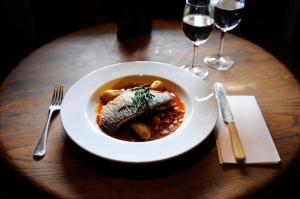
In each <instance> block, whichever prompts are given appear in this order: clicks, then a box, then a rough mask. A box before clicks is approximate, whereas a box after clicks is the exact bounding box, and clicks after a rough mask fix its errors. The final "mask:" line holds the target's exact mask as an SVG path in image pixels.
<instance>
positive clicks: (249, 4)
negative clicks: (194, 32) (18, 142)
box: [0, 0, 300, 198]
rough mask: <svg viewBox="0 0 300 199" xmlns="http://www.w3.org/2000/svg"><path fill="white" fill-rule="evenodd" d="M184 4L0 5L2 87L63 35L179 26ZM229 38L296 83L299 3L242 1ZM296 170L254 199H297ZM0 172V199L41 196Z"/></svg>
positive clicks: (71, 1)
mask: <svg viewBox="0 0 300 199" xmlns="http://www.w3.org/2000/svg"><path fill="white" fill-rule="evenodd" d="M184 3H185V1H184V0H150V1H137V0H123V1H122V0H114V1H113V0H112V1H108V0H106V1H104V0H51V1H50V0H1V2H0V10H1V11H0V20H1V21H0V24H1V40H0V49H1V50H0V53H1V57H0V58H1V59H0V72H1V73H0V81H2V80H3V78H5V76H6V74H7V73H9V71H10V70H11V69H12V68H13V67H14V66H15V65H16V64H17V63H18V62H19V61H20V60H22V59H23V58H24V57H25V56H26V55H28V54H29V53H30V52H32V51H33V50H34V49H36V48H38V47H39V46H42V45H43V44H45V43H47V42H49V41H51V40H53V39H55V38H58V37H60V36H62V35H65V34H68V33H70V32H73V31H76V30H79V29H82V28H84V27H88V26H92V25H97V24H101V23H105V22H111V21H113V22H117V21H118V22H120V19H121V20H123V22H125V26H126V25H128V26H127V27H130V21H133V20H132V19H134V21H135V22H136V23H139V21H138V20H140V24H143V23H142V22H143V21H147V20H148V21H149V19H178V20H181V17H182V12H183V6H184ZM129 13H130V15H129ZM124 20H125V21H124ZM123 24H124V23H123ZM144 25H145V26H147V24H144ZM231 32H232V33H234V34H238V35H240V36H242V37H244V38H247V39H249V40H251V41H253V42H254V43H257V44H258V45H260V46H262V47H263V48H265V49H267V50H268V51H269V52H271V53H272V54H273V55H275V56H276V57H277V58H278V59H279V60H280V61H282V62H283V63H284V64H285V65H286V66H287V67H288V68H289V69H290V71H291V72H292V73H293V74H294V76H295V77H296V78H297V79H298V80H299V77H300V69H299V68H300V53H299V52H300V39H299V36H300V1H299V0H285V1H274V0H263V1H262V0H248V1H247V0H246V11H245V13H244V17H243V20H242V22H241V24H240V25H239V26H238V27H237V28H236V29H234V30H233V31H231ZM299 165H300V163H299V161H298V162H295V165H293V169H292V170H291V171H289V173H287V175H285V177H283V178H281V179H279V180H278V182H274V184H272V185H271V186H270V187H269V188H268V189H266V190H265V191H263V192H262V193H258V195H257V196H254V197H255V198H256V197H258V196H260V197H261V198H265V197H274V196H275V197H276V196H281V197H283V196H286V197H285V198H297V197H298V198H300V195H299V191H298V189H299V187H300V185H299V182H300V180H299V178H300V166H299ZM0 172H1V175H0V192H1V194H0V196H1V195H4V196H8V195H10V196H16V195H17V193H22V194H35V195H34V196H42V195H41V193H38V191H36V190H33V189H31V186H30V185H29V184H27V183H25V182H24V181H23V180H22V179H19V178H17V177H16V174H15V173H14V171H12V170H11V169H10V168H9V166H8V165H7V164H6V163H5V161H4V160H3V158H1V159H0ZM15 190H18V191H17V192H16V191H15Z"/></svg>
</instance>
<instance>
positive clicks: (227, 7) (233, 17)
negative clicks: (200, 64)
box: [204, 0, 245, 70]
mask: <svg viewBox="0 0 300 199" xmlns="http://www.w3.org/2000/svg"><path fill="white" fill-rule="evenodd" d="M212 4H213V7H214V20H215V26H216V27H217V28H219V29H220V30H221V43H220V48H219V52H218V54H216V55H212V56H206V57H205V58H204V63H206V65H208V66H210V67H212V68H214V69H218V70H227V69H229V68H231V67H232V66H233V64H234V61H233V60H232V59H231V58H230V57H228V56H225V55H223V43H224V35H225V32H227V31H229V30H232V29H234V28H235V27H236V26H237V25H238V24H239V23H240V22H241V19H242V15H243V12H244V8H245V0H213V1H212Z"/></svg>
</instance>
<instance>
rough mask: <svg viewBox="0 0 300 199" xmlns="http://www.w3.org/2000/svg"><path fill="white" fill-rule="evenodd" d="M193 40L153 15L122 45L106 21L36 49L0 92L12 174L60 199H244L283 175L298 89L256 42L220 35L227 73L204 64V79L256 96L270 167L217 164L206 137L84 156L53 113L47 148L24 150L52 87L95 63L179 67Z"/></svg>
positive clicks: (295, 142)
mask: <svg viewBox="0 0 300 199" xmlns="http://www.w3.org/2000/svg"><path fill="white" fill-rule="evenodd" d="M219 42H220V40H219V33H217V32H216V33H215V34H214V35H213V36H212V38H211V39H210V40H209V41H208V42H207V43H206V44H204V45H202V46H200V48H199V51H198V58H199V60H200V59H202V58H203V57H204V56H205V55H209V54H213V53H216V52H217V49H218V45H219ZM192 50H193V49H192V44H191V43H189V42H188V41H187V39H186V38H185V36H184V34H183V33H182V30H181V23H180V22H177V21H154V22H153V30H152V32H151V34H150V35H146V36H140V37H138V38H136V39H133V40H131V41H126V42H124V41H123V42H121V41H118V39H117V38H116V27H115V25H114V24H103V25H99V26H95V27H91V28H88V29H84V30H82V31H78V32H76V33H73V34H70V35H67V36H65V37H62V38H59V39H57V40H55V41H52V42H51V43H49V44H47V45H45V46H43V47H41V48H39V49H37V50H36V51H34V52H33V53H31V54H30V55H29V56H28V57H27V58H25V59H24V60H23V61H22V62H21V63H20V64H19V65H18V66H16V67H15V69H14V70H13V71H12V72H11V73H10V74H9V75H8V76H7V77H6V79H5V80H4V82H3V83H2V85H1V91H0V129H1V133H0V148H1V152H2V156H4V158H5V160H6V161H7V163H8V164H9V165H10V166H11V167H12V168H13V169H14V170H15V171H16V173H17V174H18V175H19V176H20V177H23V178H25V179H26V180H27V182H30V183H31V184H33V186H35V187H36V188H38V189H41V190H42V191H45V192H47V193H49V194H50V195H53V196H57V197H62V198H72V197H81V198H141V197H145V198H164V197H169V198H175V197H176V198H192V197H193V198H236V197H244V196H247V195H251V194H252V193H255V192H256V191H258V190H261V189H262V188H264V187H265V186H267V185H268V184H270V183H271V182H272V181H274V180H275V179H277V178H278V177H280V176H282V175H283V174H284V172H285V171H287V170H288V169H289V167H290V165H291V164H292V162H293V161H295V160H296V158H297V156H298V155H299V151H300V147H299V132H300V128H299V126H300V125H299V117H300V107H299V104H300V92H299V91H300V89H299V84H298V82H297V80H296V79H295V78H294V77H293V75H292V74H291V73H290V72H289V71H288V69H287V68H286V67H285V66H284V65H283V64H282V63H280V62H279V61H278V60H277V59H276V58H275V57H273V56H272V55H271V54H269V53H268V52H266V51H265V50H264V49H262V48H260V47H259V46H257V45H255V44H253V43H251V42H249V41H247V40H245V39H243V38H240V37H237V36H234V35H230V34H228V35H226V38H225V46H224V52H225V53H226V54H228V55H229V56H231V57H232V58H233V59H234V60H235V62H236V63H235V65H234V67H233V68H232V69H231V70H228V71H216V70H211V69H209V72H210V74H209V76H208V78H207V79H206V81H208V82H209V83H210V84H212V83H213V82H215V81H220V82H223V83H224V85H225V87H226V88H227V92H228V94H231V95H255V96H256V98H257V100H258V103H259V105H260V108H261V110H262V113H263V116H264V118H265V120H266V123H267V125H268V127H269V130H270V132H271V134H272V137H273V139H274V142H275V145H276V147H277V149H278V152H279V154H280V156H281V159H282V163H281V164H279V165H271V166H249V165H242V166H239V165H227V166H225V165H223V166H222V165H220V164H219V161H218V155H217V150H216V147H215V141H214V137H213V136H210V137H208V139H207V140H205V142H204V143H203V144H201V145H199V146H198V147H196V148H194V149H193V150H191V151H189V152H187V153H185V154H183V155H181V156H179V157H177V158H173V159H171V160H168V161H163V162H157V163H152V164H140V165H135V164H123V163H117V162H110V161H107V160H104V159H101V158H98V157H95V156H93V155H90V154H89V153H87V152H85V151H84V150H82V149H80V148H79V147H78V146H77V145H76V144H74V143H73V142H72V141H71V140H70V139H69V138H68V137H67V136H66V134H65V132H64V129H63V127H62V125H61V122H60V118H59V115H56V117H54V119H53V121H52V123H51V128H50V132H49V137H48V146H47V153H46V155H45V157H44V158H43V159H40V160H35V159H33V157H32V151H33V149H34V148H35V145H36V143H37V141H38V139H39V137H40V134H41V131H42V129H43V126H44V123H45V121H46V117H47V108H48V106H49V101H50V99H51V96H52V91H53V87H54V85H56V84H63V85H64V86H65V88H66V89H67V88H69V87H70V86H71V85H72V84H73V83H74V82H76V81H77V80H78V79H80V78H81V77H83V76H84V75H86V74H87V73H89V72H92V71H94V70H96V69H98V68H100V67H103V66H106V65H110V64H115V63H119V62H127V61H135V60H151V61H158V62H165V63H170V64H174V65H177V66H182V65H184V64H186V63H187V62H190V60H191V57H192Z"/></svg>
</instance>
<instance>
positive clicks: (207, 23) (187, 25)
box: [182, 0, 214, 79]
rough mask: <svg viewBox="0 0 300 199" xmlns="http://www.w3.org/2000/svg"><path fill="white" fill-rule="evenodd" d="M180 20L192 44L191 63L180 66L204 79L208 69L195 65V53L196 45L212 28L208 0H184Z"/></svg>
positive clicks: (204, 39)
mask: <svg viewBox="0 0 300 199" xmlns="http://www.w3.org/2000/svg"><path fill="white" fill-rule="evenodd" d="M182 22H183V32H184V34H185V36H186V37H187V38H188V39H189V41H191V42H192V43H193V44H194V53H193V61H192V64H191V65H190V64H187V65H185V66H183V67H182V68H183V69H184V70H187V71H190V72H192V73H194V74H195V75H197V76H198V77H200V78H201V79H205V78H206V77H207V75H208V71H207V70H206V69H205V68H204V67H203V66H201V65H196V55H197V50H198V46H199V45H201V44H203V43H205V42H206V41H207V40H208V38H209V36H210V35H211V33H212V30H213V25H214V20H213V18H212V9H211V7H210V5H209V1H207V0H186V3H185V7H184V11H183V18H182Z"/></svg>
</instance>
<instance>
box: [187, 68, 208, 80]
mask: <svg viewBox="0 0 300 199" xmlns="http://www.w3.org/2000/svg"><path fill="white" fill-rule="evenodd" d="M181 69H183V70H184V71H189V72H191V73H193V74H194V75H196V76H197V77H199V78H200V79H205V78H206V77H207V76H208V71H207V70H206V69H205V68H203V67H201V66H195V67H193V66H191V65H184V66H182V67H181Z"/></svg>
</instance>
